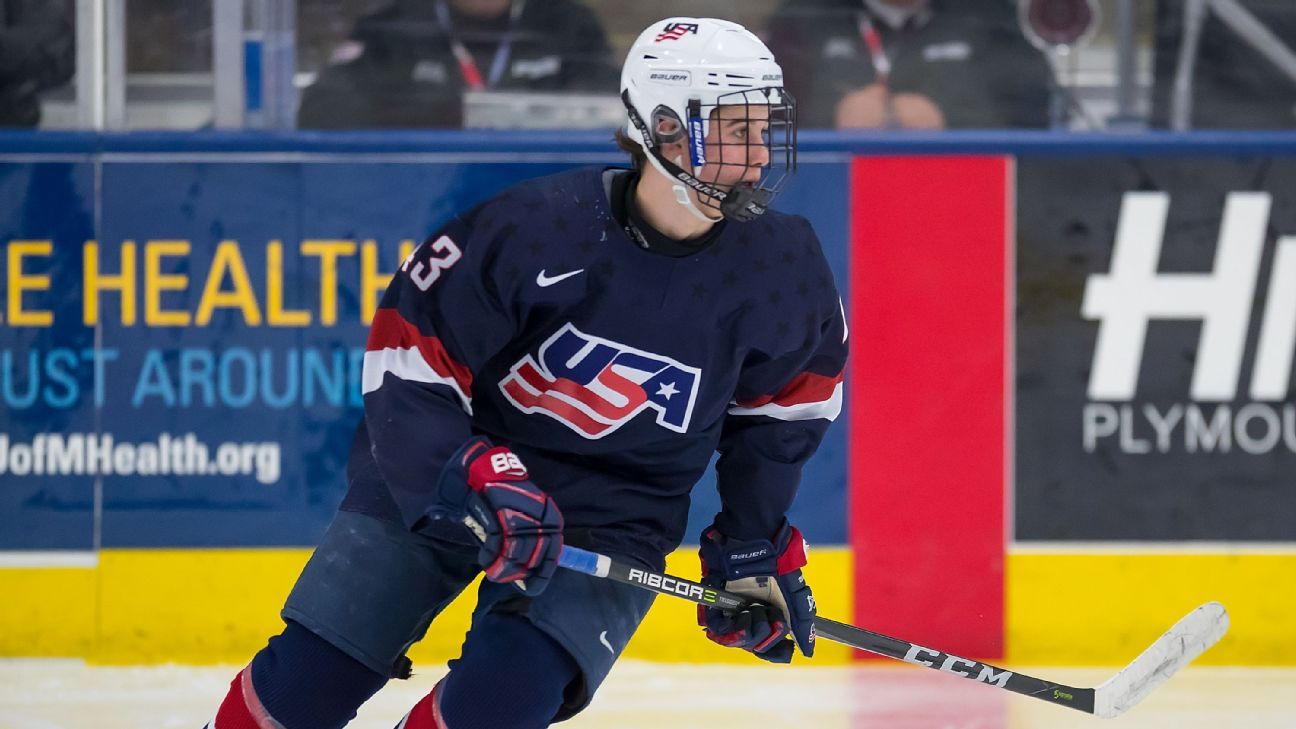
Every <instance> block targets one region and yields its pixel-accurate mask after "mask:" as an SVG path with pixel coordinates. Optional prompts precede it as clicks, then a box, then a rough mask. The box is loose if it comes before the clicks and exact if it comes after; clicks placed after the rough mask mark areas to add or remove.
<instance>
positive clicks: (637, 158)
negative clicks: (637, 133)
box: [613, 129, 648, 170]
mask: <svg viewBox="0 0 1296 729" xmlns="http://www.w3.org/2000/svg"><path fill="white" fill-rule="evenodd" d="M613 139H615V140H616V146H617V149H620V150H621V151H622V152H625V153H626V154H628V155H630V160H631V161H632V162H634V167H635V169H636V170H642V169H643V168H644V166H645V165H647V164H648V155H646V154H644V151H643V147H641V146H639V143H638V142H636V141H635V140H633V139H631V138H630V137H629V136H628V135H626V133H625V132H623V131H621V130H620V129H618V130H616V133H615V134H614V135H613Z"/></svg>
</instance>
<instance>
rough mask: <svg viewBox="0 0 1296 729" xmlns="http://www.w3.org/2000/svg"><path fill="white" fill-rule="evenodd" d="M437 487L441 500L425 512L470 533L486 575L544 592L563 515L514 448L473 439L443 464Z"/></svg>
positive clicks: (526, 589)
mask: <svg viewBox="0 0 1296 729" xmlns="http://www.w3.org/2000/svg"><path fill="white" fill-rule="evenodd" d="M437 491H438V495H439V498H440V501H441V503H440V504H438V505H437V507H435V508H434V509H433V511H432V513H431V514H430V516H431V517H432V518H433V519H438V520H440V519H453V520H456V521H458V522H459V523H461V524H464V525H465V526H467V527H468V528H469V529H470V530H471V531H472V532H473V534H474V535H475V536H476V538H477V541H479V542H480V543H481V551H480V552H478V554H477V563H478V564H480V565H481V566H482V568H483V569H484V570H485V571H486V579H488V580H491V581H492V582H512V583H513V584H514V585H516V586H517V588H518V589H520V590H521V591H522V593H523V594H526V595H539V594H540V593H541V592H544V589H545V586H547V585H548V584H549V579H550V578H551V577H552V576H553V573H554V570H555V569H556V568H557V567H558V553H559V552H560V551H561V550H562V531H563V518H562V513H561V512H559V511H558V505H557V504H555V503H554V501H553V499H551V498H549V495H548V494H546V493H545V492H543V491H541V490H540V489H539V488H537V487H536V485H535V484H534V483H531V481H530V480H529V478H528V476H527V470H526V466H523V465H522V461H521V460H520V459H519V458H518V457H517V455H516V454H514V453H513V451H511V450H509V449H508V448H505V447H503V446H495V447H492V446H491V442H490V441H489V440H487V439H485V438H483V437H480V436H478V437H476V438H472V439H471V440H469V441H468V442H467V443H464V444H463V446H461V447H460V448H459V450H457V451H455V454H454V455H453V456H451V457H450V460H449V461H448V462H447V463H446V467H445V470H443V471H442V472H441V480H440V481H439V482H438V484H437Z"/></svg>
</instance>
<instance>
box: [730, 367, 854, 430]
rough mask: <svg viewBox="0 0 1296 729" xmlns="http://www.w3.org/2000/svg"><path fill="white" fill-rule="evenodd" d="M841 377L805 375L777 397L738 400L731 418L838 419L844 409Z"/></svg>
mask: <svg viewBox="0 0 1296 729" xmlns="http://www.w3.org/2000/svg"><path fill="white" fill-rule="evenodd" d="M842 374H843V373H841V372H839V373H837V375H836V376H835V377H828V376H826V375H818V374H815V373H813V372H802V373H801V374H799V375H797V376H796V377H795V378H793V379H792V381H791V382H789V383H788V384H787V386H786V387H784V388H783V389H782V390H780V391H779V392H778V393H777V394H775V395H765V396H762V397H758V398H752V399H749V400H736V401H734V403H733V404H732V405H731V406H730V407H729V414H730V415H765V416H767V417H771V418H775V419H777V420H814V419H816V418H823V419H825V420H835V419H836V418H837V415H838V414H840V413H841V408H842Z"/></svg>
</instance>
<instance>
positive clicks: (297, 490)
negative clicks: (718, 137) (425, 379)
mask: <svg viewBox="0 0 1296 729" xmlns="http://www.w3.org/2000/svg"><path fill="white" fill-rule="evenodd" d="M1294 153H1296V142H1294V141H1293V140H1292V139H1291V138H1284V137H1280V136H1246V137H1232V136H1223V137H1218V138H1201V139H1193V140H1190V139H1187V138H1153V139H1150V140H1144V141H1143V142H1140V143H1138V144H1136V143H1134V142H1132V141H1122V140H1112V139H1109V138H1066V139H1064V140H1058V139H1054V138H1053V137H1049V136H1046V135H1040V136H1032V135H1014V136H1012V137H1009V136H1002V135H950V136H946V137H906V138H905V139H903V140H899V141H897V140H896V139H894V138H891V139H888V138H871V137H839V136H835V135H814V134H807V135H805V139H804V144H803V146H802V155H801V163H802V164H801V170H800V173H799V174H798V176H797V178H796V181H795V183H794V184H793V185H792V187H791V188H790V189H789V190H788V191H787V193H786V194H785V195H784V196H783V197H782V198H780V205H779V207H780V208H781V209H784V210H786V211H789V212H794V213H798V214H802V215H805V216H806V217H808V218H809V219H810V220H811V222H812V223H813V224H814V226H815V229H816V230H817V232H818V233H819V235H820V237H821V239H822V242H823V245H824V249H825V252H826V254H827V255H828V258H829V261H830V263H831V264H832V266H833V268H834V272H835V275H836V279H837V285H838V288H839V289H840V290H841V291H842V293H843V295H844V297H845V302H844V304H845V307H846V310H847V311H848V313H849V318H850V324H851V332H852V337H853V339H852V349H853V358H852V363H851V371H850V373H849V377H848V383H849V384H848V391H847V394H848V397H847V406H846V411H845V413H844V414H843V417H842V419H841V422H839V424H838V425H837V426H836V427H835V428H834V429H833V430H832V432H831V433H830V436H829V438H828V439H827V440H826V441H825V443H824V445H823V447H822V448H821V450H820V452H819V453H818V454H817V455H816V456H815V459H814V460H813V462H812V464H811V466H810V467H809V468H808V469H807V472H806V477H805V480H804V483H803V485H802V488H801V492H800V494H799V496H798V499H797V504H796V506H795V508H794V511H793V513H792V515H791V517H792V520H793V521H794V522H795V523H797V524H798V525H800V526H801V527H802V529H803V530H804V531H805V533H806V534H807V536H808V538H809V539H810V541H811V542H812V544H814V545H815V548H814V551H813V552H812V565H813V566H814V572H813V574H812V576H811V580H812V585H813V586H814V587H815V591H816V596H817V597H818V601H819V604H820V609H821V610H822V612H823V614H825V615H829V616H832V617H838V618H844V619H850V620H853V621H856V622H858V623H860V624H862V625H865V626H868V627H871V628H874V629H877V630H881V631H883V632H891V633H894V634H897V635H900V636H902V637H905V638H908V639H911V640H915V641H919V642H926V643H927V644H931V645H938V646H940V647H942V648H944V649H946V650H949V651H951V652H957V653H962V654H966V655H972V656H977V657H982V658H1004V657H1006V658H1007V659H1009V660H1017V661H1023V662H1034V663H1047V662H1054V661H1060V662H1066V663H1119V662H1123V661H1125V660H1127V659H1128V658H1130V657H1132V652H1137V650H1138V649H1139V647H1140V646H1141V645H1142V644H1145V643H1146V642H1147V641H1148V640H1150V639H1151V638H1152V637H1155V635H1156V634H1157V633H1159V631H1160V630H1161V629H1163V628H1164V627H1165V626H1166V625H1168V624H1169V623H1170V622H1172V621H1173V620H1174V619H1175V618H1176V617H1178V615H1180V614H1182V613H1183V612H1185V611H1186V610H1187V609H1188V608H1190V607H1192V606H1193V605H1195V604H1197V603H1200V602H1203V601H1205V600H1209V599H1218V600H1221V601H1222V602H1224V603H1225V604H1226V605H1228V606H1229V607H1230V609H1231V610H1232V611H1233V613H1234V616H1235V620H1234V626H1235V627H1234V629H1233V633H1232V634H1231V635H1230V637H1229V638H1228V639H1226V641H1225V643H1223V644H1221V646H1220V647H1219V648H1218V649H1216V650H1215V651H1213V652H1212V653H1211V654H1209V655H1208V656H1207V659H1210V660H1214V661H1216V662H1222V663H1261V664H1271V663H1294V662H1296V619H1294V618H1293V617H1292V616H1291V615H1290V614H1289V613H1290V611H1288V610H1286V609H1285V607H1284V606H1285V605H1286V603H1287V602H1288V601H1289V600H1290V599H1291V597H1292V595H1291V592H1292V589H1293V588H1292V587H1291V586H1290V585H1289V583H1290V582H1291V580H1290V579H1289V576H1290V575H1291V574H1294V573H1296V572H1294V571H1293V567H1296V549H1293V548H1292V547H1291V545H1292V544H1294V543H1296V492H1293V491H1292V487H1291V485H1290V478H1289V477H1288V476H1287V474H1289V473H1291V472H1293V469H1292V466H1293V465H1296V464H1294V463H1293V460H1294V459H1296V412H1293V409H1292V406H1291V405H1290V404H1289V402H1290V385H1291V371H1290V370H1291V352H1292V350H1293V336H1296V254H1294V253H1292V250H1293V249H1294V248H1296V220H1294V219H1293V218H1296V207H1294V206H1293V205H1292V200H1291V199H1290V198H1291V196H1292V194H1293V193H1292V191H1293V190H1296V180H1293V175H1296V165H1294V164H1293V158H1292V157H1291V155H1292V154H1294ZM617 162H618V157H617V154H616V152H615V151H614V150H612V149H611V147H610V145H609V144H608V143H607V142H606V140H604V139H602V138H597V137H587V136H569V135H564V136H550V135H526V136H498V135H476V134H462V135H460V134H449V133H446V134H437V133H432V134H426V135H422V134H419V135H379V136H371V135H365V134H355V135H340V136H337V137H334V136H329V135H306V134H303V135H293V136H285V137H282V138H265V137H252V136H242V135H211V136H206V135H204V136H202V137H191V136H186V135H137V136H129V135H128V136H106V137H99V136H93V135H48V136H39V137H32V136H25V135H7V136H3V137H0V238H3V239H4V240H5V242H6V255H5V256H4V257H3V260H0V265H2V266H3V267H4V268H3V269H2V271H3V273H2V274H0V292H2V293H3V295H0V304H2V305H3V308H0V398H3V402H2V403H0V412H2V413H3V428H0V484H2V486H0V550H4V556H3V559H0V594H5V595H18V596H19V599H17V600H9V601H6V603H5V604H4V605H2V606H0V628H3V629H2V630H0V654H3V655H84V656H88V657H91V658H94V659H96V660H101V661H108V662H134V661H139V660H149V661H152V660H186V661H197V662H205V661H212V660H231V661H237V660H241V659H242V658H243V657H245V656H246V655H247V654H248V653H249V652H250V651H251V650H255V648H256V647H257V646H258V645H259V644H260V643H261V641H263V640H264V638H265V636H266V634H267V633H268V632H271V631H272V630H273V629H274V625H275V623H276V619H275V617H274V616H275V613H276V612H277V607H278V605H279V603H280V602H281V600H282V597H283V595H284V593H285V591H286V589H287V587H288V585H289V584H290V583H291V580H292V578H293V577H294V576H295V574H296V571H297V570H298V569H299V567H300V564H301V562H302V561H303V560H304V559H305V556H306V555H307V554H308V550H307V549H306V547H307V546H308V545H310V544H312V543H313V542H314V540H315V539H317V538H318V535H319V533H320V532H321V531H322V529H323V528H324V526H325V525H326V524H327V521H328V518H329V516H330V515H331V513H332V511H333V509H334V508H335V505H336V503H337V501H338V499H339V498H340V496H341V493H342V487H343V484H342V479H341V471H342V468H343V466H344V454H345V452H346V445H347V442H348V440H349V438H350V435H351V431H352V429H353V427H354V423H355V422H356V419H357V418H358V417H359V410H358V387H357V385H358V376H359V368H358V348H359V346H360V344H361V343H362V342H363V339H364V333H365V325H366V323H367V321H368V317H369V316H370V315H371V313H372V310H373V307H374V305H375V301H376V297H377V296H378V295H379V294H380V292H381V288H382V286H383V285H384V284H385V282H386V280H387V278H388V277H389V276H390V274H391V272H392V271H393V270H394V269H395V267H396V265H397V263H398V262H399V261H400V260H401V258H402V257H403V256H404V255H405V253H406V252H407V251H408V250H409V247H410V246H412V245H413V244H414V243H415V242H417V241H418V240H420V239H421V238H422V237H423V236H424V235H426V234H427V232H429V231H430V230H433V229H435V228H436V227H437V226H438V225H439V224H440V223H441V222H443V221H444V220H445V219H446V218H447V217H448V216H449V215H451V214H453V212H454V211H455V210H458V209H461V208H463V207H466V206H468V205H471V204H472V203H474V202H476V201H479V200H481V199H483V198H485V197H487V196H489V195H490V194H492V193H493V192H494V191H496V190H498V189H501V188H502V187H504V186H506V185H507V184H509V183H510V182H511V181H513V180H516V179H518V178H520V177H524V176H534V175H540V174H546V173H549V172H554V171H558V170H560V169H565V168H567V167H569V166H570V165H572V164H614V163H617ZM1220 250H1226V251H1227V255H1224V254H1223V253H1220V254H1219V255H1220V256H1221V261H1220V263H1216V259H1215V256H1216V255H1217V251H1220ZM778 255H780V251H779V249H778V248H777V243H774V244H772V245H771V246H770V249H769V250H768V251H763V252H756V253H754V254H753V265H756V264H757V263H759V264H761V265H778ZM1149 260H1150V261H1151V264H1150V266H1149V264H1148V261H1149ZM1118 264H1119V265H1118ZM795 284H796V282H789V285H795ZM1167 302H1169V303H1167ZM1176 307H1177V308H1176ZM1149 322H1150V324H1149ZM1140 327H1143V329H1142V332H1143V333H1142V334H1141V335H1140V334H1139V331H1140ZM1238 331H1241V332H1242V334H1241V335H1237V334H1236V332H1238ZM1230 332H1234V333H1235V334H1233V335H1232V336H1230ZM1099 342H1103V343H1104V344H1103V347H1102V355H1101V356H1099V354H1098V353H1097V350H1098V349H1099V346H1098V344H1099ZM1203 353H1204V354H1203ZM696 493H697V498H696V499H695V502H694V504H693V509H692V511H691V520H690V521H691V524H690V533H695V532H696V530H697V529H698V528H700V527H701V526H702V525H703V524H704V523H705V522H706V521H707V520H709V517H710V515H711V514H713V513H714V512H715V510H716V508H717V502H716V499H715V496H714V489H712V488H711V483H710V482H709V481H708V482H706V483H704V484H702V485H700V486H699V488H698V490H697V492H696ZM820 545H829V546H820ZM831 545H837V546H831ZM686 546H687V545H686ZM690 551H691V550H688V549H685V550H682V551H681V553H680V554H679V555H677V557H678V559H676V560H675V561H674V562H673V563H672V567H673V569H676V570H677V571H679V572H681V573H682V574H685V575H689V574H696V567H695V566H694V565H693V557H692V556H691V555H690V554H689V552H690ZM456 609H459V610H461V609H462V606H460V607H459V608H456ZM456 615H457V617H453V618H452V621H453V620H461V621H463V620H466V613H463V614H458V613H456ZM464 624H466V623H464ZM1091 630H1092V631H1093V632H1092V633H1091V632H1090V631H1091ZM696 631H697V628H696V627H695V624H694V621H693V620H692V611H691V610H690V609H689V608H688V607H687V606H685V605H673V606H667V605H666V604H665V602H664V601H659V607H658V608H657V609H656V610H655V611H654V614H653V616H652V617H651V618H650V620H649V622H648V623H647V624H646V625H645V627H644V629H643V631H642V632H641V634H640V638H639V639H638V640H636V642H635V643H634V644H633V645H632V647H631V653H632V654H634V655H637V656H639V657H645V658H655V659H663V660H724V659H726V658H733V657H732V656H729V655H728V653H726V652H724V651H721V650H719V649H715V650H712V649H711V647H710V646H708V645H707V644H706V642H705V641H702V640H698V639H697V636H696V635H694V633H695V632H696ZM459 635H460V633H457V632H456V631H455V630H448V631H447V632H446V633H445V634H438V635H437V636H433V637H430V638H429V640H428V641H426V642H425V645H424V646H422V647H421V648H420V649H419V651H420V653H416V656H415V657H416V659H417V658H419V657H422V658H423V659H424V660H440V659H444V658H445V657H448V656H450V655H453V651H454V650H455V649H456V648H457V646H458V641H459ZM737 658H739V659H741V656H737ZM821 658H822V659H824V660H827V661H844V660H847V659H848V656H847V655H846V654H845V653H844V652H841V651H833V650H824V655H822V656H821Z"/></svg>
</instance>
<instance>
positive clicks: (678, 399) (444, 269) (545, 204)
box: [343, 168, 846, 568]
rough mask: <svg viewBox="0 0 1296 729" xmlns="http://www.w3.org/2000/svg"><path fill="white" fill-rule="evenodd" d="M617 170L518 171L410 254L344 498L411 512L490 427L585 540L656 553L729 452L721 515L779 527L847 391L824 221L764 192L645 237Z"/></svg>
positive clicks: (379, 325)
mask: <svg viewBox="0 0 1296 729" xmlns="http://www.w3.org/2000/svg"><path fill="white" fill-rule="evenodd" d="M611 174H615V173H612V172H605V171H604V170H601V169H598V168H586V169H579V170H573V171H569V172H564V173H561V174H557V175H553V176H550V177H545V178H540V179H535V180H530V181H527V182H524V183H522V184H519V185H517V186H515V187H512V188H510V189H509V190H506V191H505V192H503V193H501V194H500V195H498V196H496V197H495V198H493V199H491V200H489V201H487V202H485V203H483V204H482V205H479V206H478V207H476V208H474V209H473V210H471V211H470V212H468V213H465V214H463V215H460V216H458V217H456V218H455V219H454V220H452V221H450V222H449V223H448V224H447V225H446V226H445V227H444V228H443V229H442V230H440V231H438V232H437V233H435V234H433V235H432V236H431V237H430V238H428V240H427V241H426V242H425V243H423V244H422V245H421V246H420V247H419V248H418V249H416V250H415V251H414V253H413V254H412V255H411V256H410V257H409V259H407V260H406V261H405V262H404V263H403V264H402V265H401V267H400V270H399V271H398V272H397V274H396V276H395V278H394V279H393V281H392V283H391V286H390V287H389V288H388V290H387V292H386V294H385V296H384V298H383V300H382V303H381V305H380V308H379V309H378V311H377V313H376V315H375V317H374V321H373V326H372V329H371V332H370V336H369V341H368V344H367V347H366V353H365V363H364V376H363V390H364V406H365V418H364V422H363V424H362V425H361V428H360V430H359V432H358V433H357V436H356V439H355V444H354V447H353V449H352V456H351V463H350V465H349V468H348V476H349V481H350V487H351V488H350V492H349V493H348V496H347V500H346V501H345V502H344V504H343V508H350V509H355V510H361V511H367V512H370V513H375V514H378V515H380V516H387V517H391V518H395V517H399V518H400V519H401V520H402V521H403V522H404V523H405V524H406V525H407V526H409V527H411V528H420V526H421V525H422V524H423V522H424V514H425V513H426V512H427V511H428V510H429V508H430V507H431V506H432V502H433V499H434V489H433V487H434V485H435V483H436V481H437V477H438V475H439V473H440V471H441V469H442V466H443V465H444V463H445V461H446V459H447V458H448V457H449V455H450V454H451V453H452V452H453V451H454V450H455V449H456V448H458V447H459V446H460V444H462V443H463V442H464V441H465V440H466V439H468V438H469V437H470V436H472V435H473V434H483V435H486V436H487V437H489V438H491V439H492V440H493V441H495V442H496V443H498V444H504V445H508V446H509V447H511V448H512V449H513V450H514V451H515V452H516V453H517V454H518V455H519V456H520V457H521V459H522V461H523V463H525V464H526V466H527V468H528V469H529V471H530V473H531V478H532V480H533V481H535V483H536V484H537V485H539V486H540V487H541V488H542V489H544V490H545V491H547V492H548V493H549V494H551V495H552V497H553V498H554V500H555V501H556V502H557V503H558V505H559V507H560V508H561V509H562V513H563V516H564V518H565V520H566V524H567V528H566V532H565V537H566V539H567V540H568V541H569V542H571V543H573V544H577V545H580V546H585V547H588V548H592V549H597V550H600V551H604V552H609V553H615V554H622V555H626V556H631V557H634V558H637V559H639V560H641V561H643V562H645V563H647V564H649V565H652V566H654V567H659V568H660V566H661V565H662V563H663V558H664V555H665V554H666V553H667V552H669V551H671V550H673V549H674V548H675V547H677V546H679V544H680V542H681V540H682V539H683V536H684V535H683V531H684V526H685V522H686V518H687V514H688V503H689V500H688V494H689V491H690V490H691V489H692V487H693V485H694V484H695V483H696V482H697V480H698V479H699V478H700V477H701V476H702V474H703V472H704V471H705V469H706V466H707V464H708V462H709V461H710V459H711V456H712V455H713V454H714V453H715V452H716V451H719V453H720V459H719V461H718V462H717V466H716V469H717V478H718V485H719V489H720V496H721V501H722V505H723V506H722V511H721V513H720V514H719V515H718V516H717V519H716V524H717V526H718V527H719V529H720V530H721V531H722V532H723V533H725V534H727V535H729V536H731V537H735V538H738V539H755V538H762V539H765V538H769V537H770V536H771V535H773V534H774V532H775V531H776V530H777V529H778V528H779V526H780V524H781V523H782V521H783V519H784V514H785V513H786V511H787V509H788V507H789V505H790V504H791V502H792V498H793V496H794V495H795V493H796V490H797V485H798V482H799V479H800V473H801V468H802V466H803V465H804V464H805V462H806V460H807V459H809V458H810V456H811V455H812V454H813V453H814V451H815V449H816V448H817V447H818V445H819V442H820V439H821V438H822V436H823V433H824V431H825V429H826V428H827V427H828V425H829V423H830V422H831V421H832V420H833V419H834V418H835V417H836V416H837V414H838V413H839V412H840V410H841V397H842V396H841V380H842V370H843V368H844V366H845V362H846V329H845V322H844V320H843V312H842V309H841V302H840V300H839V298H838V294H837V290H836V288H835V286H834V284H833V278H832V273H831V272H830V270H829V268H828V264H827V262H826V261H825V260H824V257H823V252H822V250H821V249H820V246H819V242H818V240H817V239H816V237H815V235H814V231H813V230H812V229H811V227H810V224H809V223H808V222H807V221H806V220H805V219H804V218H801V217H798V216H792V215H784V214H781V213H777V212H773V211H770V212H768V213H766V214H765V215H763V216H761V217H760V218H758V219H757V220H755V221H752V222H748V223H739V222H735V221H728V222H726V223H725V224H724V227H723V229H721V231H720V232H719V235H717V236H714V239H713V240H711V241H710V242H709V244H708V245H706V246H705V247H703V248H701V249H700V250H699V251H698V252H696V253H692V254H690V255H682V256H668V255H662V254H660V253H654V252H651V251H648V250H644V249H643V248H642V247H640V246H639V245H637V244H635V243H634V242H632V240H631V237H630V235H629V234H628V233H627V232H626V229H625V228H624V227H622V225H621V223H620V222H618V220H617V219H616V217H615V216H614V214H613V209H612V206H611V205H610V203H609V199H608V192H607V185H606V184H605V183H606V181H605V177H607V176H608V175H611ZM623 174H624V173H623Z"/></svg>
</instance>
